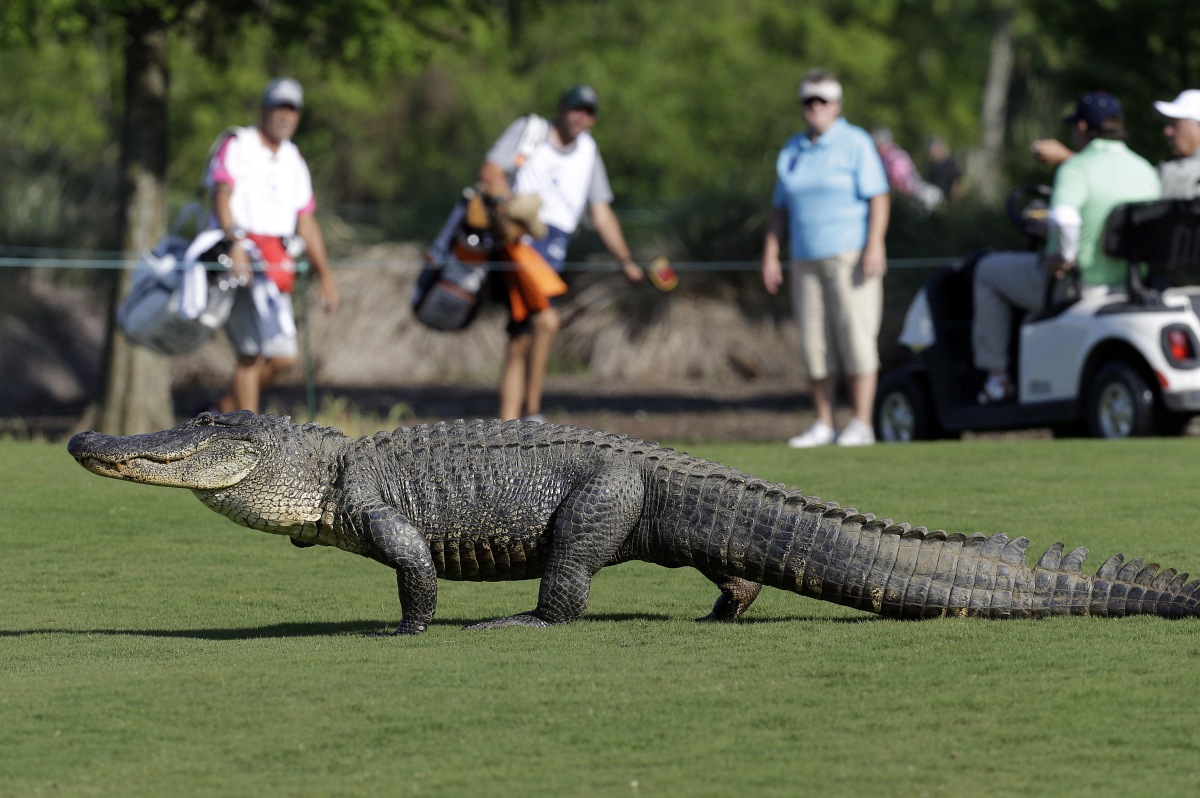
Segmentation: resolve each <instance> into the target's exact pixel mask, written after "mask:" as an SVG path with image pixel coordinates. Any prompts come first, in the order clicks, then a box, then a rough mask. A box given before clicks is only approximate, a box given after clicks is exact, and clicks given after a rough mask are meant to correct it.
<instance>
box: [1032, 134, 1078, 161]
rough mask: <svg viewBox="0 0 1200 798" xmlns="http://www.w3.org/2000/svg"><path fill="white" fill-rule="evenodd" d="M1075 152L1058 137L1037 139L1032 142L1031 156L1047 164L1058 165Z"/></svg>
mask: <svg viewBox="0 0 1200 798" xmlns="http://www.w3.org/2000/svg"><path fill="white" fill-rule="evenodd" d="M1074 154H1075V152H1074V150H1072V149H1071V148H1070V147H1068V146H1067V145H1066V144H1063V143H1062V142H1061V141H1059V140H1058V139H1038V140H1037V141H1035V142H1033V157H1034V158H1037V159H1038V160H1039V161H1041V162H1042V163H1044V164H1046V165H1048V166H1058V165H1059V164H1060V163H1062V162H1064V161H1066V160H1068V159H1069V158H1070V157H1071V156H1072V155H1074Z"/></svg>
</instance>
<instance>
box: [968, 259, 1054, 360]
mask: <svg viewBox="0 0 1200 798" xmlns="http://www.w3.org/2000/svg"><path fill="white" fill-rule="evenodd" d="M1047 279H1048V278H1047V277H1046V275H1045V273H1044V272H1042V269H1041V258H1040V256H1039V255H1038V254H1037V253H1035V252H997V253H995V254H992V255H988V256H986V257H984V258H982V259H981V260H980V261H979V263H978V264H977V265H976V267H975V283H974V301H975V316H974V318H973V319H972V322H971V347H972V350H973V352H974V355H975V367H976V368H978V369H981V370H983V371H986V372H987V373H988V374H989V375H993V376H1002V375H1006V374H1007V373H1008V342H1009V339H1010V338H1011V337H1012V308H1013V306H1014V305H1015V306H1017V307H1021V308H1025V309H1026V310H1036V309H1038V308H1041V307H1042V305H1043V303H1044V302H1045V299H1046V280H1047Z"/></svg>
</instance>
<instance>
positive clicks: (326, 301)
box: [296, 213, 338, 313]
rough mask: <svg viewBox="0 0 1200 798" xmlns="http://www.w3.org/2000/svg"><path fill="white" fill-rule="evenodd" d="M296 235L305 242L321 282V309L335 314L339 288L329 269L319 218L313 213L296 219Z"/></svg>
mask: <svg viewBox="0 0 1200 798" xmlns="http://www.w3.org/2000/svg"><path fill="white" fill-rule="evenodd" d="M296 235H298V236H300V238H302V239H303V240H304V248H305V251H306V252H307V253H308V263H309V266H311V267H312V270H313V271H314V272H316V274H317V279H318V280H320V281H321V307H322V308H323V309H324V310H325V312H326V313H333V312H334V311H335V310H337V306H338V293H337V286H335V285H334V284H333V272H332V271H331V270H330V268H329V256H328V254H327V252H326V250H325V236H324V234H323V233H322V232H321V225H320V224H318V223H317V217H316V216H315V215H313V214H311V213H302V214H300V216H299V217H298V218H297V219H296Z"/></svg>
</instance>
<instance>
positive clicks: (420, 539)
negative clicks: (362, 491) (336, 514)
mask: <svg viewBox="0 0 1200 798" xmlns="http://www.w3.org/2000/svg"><path fill="white" fill-rule="evenodd" d="M353 506H356V507H357V508H358V509H357V510H356V511H352V512H351V513H350V514H349V515H350V517H351V521H352V523H354V524H355V525H358V526H360V528H361V529H362V533H363V537H364V538H365V539H366V540H367V541H368V542H369V543H370V546H371V556H372V557H373V558H374V559H376V560H378V561H379V562H382V563H383V564H384V565H387V566H389V567H391V568H394V569H395V570H396V592H397V594H398V595H399V597H400V625H399V626H397V627H396V628H395V629H394V630H393V631H391V632H388V633H386V634H387V635H389V636H390V635H415V634H420V633H421V632H424V631H425V630H426V629H427V628H429V624H430V622H432V621H433V614H434V612H435V611H436V610H437V569H436V568H435V567H434V564H433V555H432V554H431V553H430V551H429V541H428V540H426V539H425V536H424V535H422V534H421V532H420V531H419V530H417V528H416V527H414V526H413V525H412V524H411V523H409V521H408V519H407V518H405V517H404V516H403V515H402V514H401V513H400V512H398V511H397V510H396V509H395V508H393V507H390V506H388V505H386V504H384V503H383V502H382V501H381V500H378V499H375V500H371V499H367V500H365V501H364V500H363V499H362V498H361V497H360V498H359V499H358V500H357V501H355V502H354V503H353Z"/></svg>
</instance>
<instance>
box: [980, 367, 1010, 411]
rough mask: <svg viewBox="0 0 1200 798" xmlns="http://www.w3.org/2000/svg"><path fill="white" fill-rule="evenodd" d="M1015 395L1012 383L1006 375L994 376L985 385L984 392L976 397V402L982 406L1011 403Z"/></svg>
mask: <svg viewBox="0 0 1200 798" xmlns="http://www.w3.org/2000/svg"><path fill="white" fill-rule="evenodd" d="M1014 393H1015V392H1014V391H1013V386H1012V383H1011V382H1009V381H1008V377H1007V376H1006V375H1003V374H1001V375H997V374H992V375H991V376H989V377H988V378H987V382H985V383H984V384H983V390H982V391H980V392H979V396H977V397H975V401H977V402H979V404H981V405H991V404H996V403H998V402H1010V401H1012V399H1013V394H1014Z"/></svg>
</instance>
